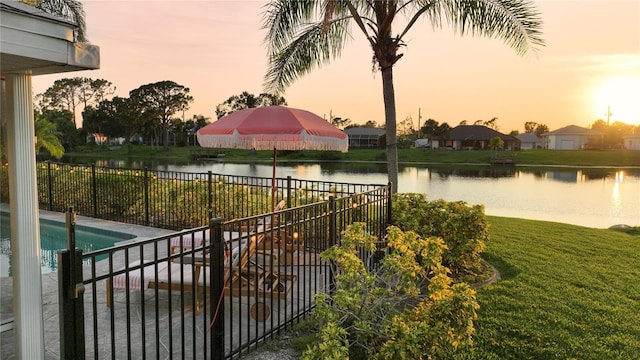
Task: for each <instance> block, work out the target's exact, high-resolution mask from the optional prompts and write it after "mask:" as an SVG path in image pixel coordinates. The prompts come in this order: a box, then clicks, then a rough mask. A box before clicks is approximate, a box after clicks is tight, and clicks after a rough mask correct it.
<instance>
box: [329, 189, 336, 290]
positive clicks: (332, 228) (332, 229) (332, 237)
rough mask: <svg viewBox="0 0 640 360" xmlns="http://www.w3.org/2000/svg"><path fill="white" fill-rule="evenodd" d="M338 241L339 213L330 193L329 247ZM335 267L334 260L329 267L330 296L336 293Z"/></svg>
mask: <svg viewBox="0 0 640 360" xmlns="http://www.w3.org/2000/svg"><path fill="white" fill-rule="evenodd" d="M336 243H337V214H336V199H335V197H334V196H333V195H329V247H332V246H333V245H335V244H336ZM333 269H335V266H334V263H333V261H332V262H331V267H330V268H329V296H331V297H333V295H335V291H336V286H335V279H334V274H333Z"/></svg>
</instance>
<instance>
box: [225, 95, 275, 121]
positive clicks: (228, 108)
mask: <svg viewBox="0 0 640 360" xmlns="http://www.w3.org/2000/svg"><path fill="white" fill-rule="evenodd" d="M272 105H285V106H286V105H287V100H286V99H285V98H284V97H282V96H279V95H274V94H267V93H262V94H260V95H258V96H255V95H253V94H250V93H249V92H247V91H243V92H242V93H241V94H240V95H233V96H231V97H229V98H228V99H227V100H225V101H224V102H223V103H221V104H218V106H216V116H217V117H218V119H220V118H221V117H223V116H225V115H228V114H231V113H232V112H234V111H238V110H243V109H249V108H255V107H261V106H272Z"/></svg>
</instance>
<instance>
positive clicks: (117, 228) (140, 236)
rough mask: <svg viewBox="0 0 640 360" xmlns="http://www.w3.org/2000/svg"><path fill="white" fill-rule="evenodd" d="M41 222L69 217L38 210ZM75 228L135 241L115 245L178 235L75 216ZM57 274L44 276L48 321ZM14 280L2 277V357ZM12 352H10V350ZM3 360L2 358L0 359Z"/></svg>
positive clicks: (10, 319)
mask: <svg viewBox="0 0 640 360" xmlns="http://www.w3.org/2000/svg"><path fill="white" fill-rule="evenodd" d="M0 211H2V212H7V213H10V208H9V204H0ZM39 218H40V219H43V220H48V221H55V222H61V223H63V224H64V223H65V222H66V213H61V212H55V211H48V210H42V209H40V210H39ZM76 226H82V227H90V228H95V229H101V230H106V231H114V232H119V233H127V234H131V235H134V236H135V237H134V238H132V239H128V240H123V241H119V242H117V243H116V244H115V245H119V244H123V243H130V242H137V241H143V240H148V239H152V238H155V237H160V236H164V235H168V234H172V233H175V232H176V231H174V230H167V229H160V228H153V227H148V226H142V225H133V224H126V223H120V222H116V221H110V220H102V219H96V218H91V217H87V216H81V215H76ZM57 276H58V275H57V271H52V272H50V273H46V274H42V277H41V281H42V295H43V313H44V314H43V315H44V317H45V320H46V318H48V317H50V316H52V315H53V316H57V301H55V306H51V305H52V302H53V301H51V299H50V298H57V292H58V281H57ZM10 330H13V280H12V278H10V277H0V354H4V355H7V353H6V351H7V350H8V349H5V346H6V345H8V344H7V343H10V342H12V339H9V338H13V336H12V335H13V334H12V333H11V332H9V331H10ZM10 351H11V350H10ZM0 358H3V356H0Z"/></svg>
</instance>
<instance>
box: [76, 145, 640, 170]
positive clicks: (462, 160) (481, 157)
mask: <svg viewBox="0 0 640 360" xmlns="http://www.w3.org/2000/svg"><path fill="white" fill-rule="evenodd" d="M192 149H202V148H200V147H196V146H191V147H174V146H171V147H169V150H168V151H164V150H163V149H162V147H158V146H144V145H126V146H121V147H119V148H111V149H110V148H108V147H104V146H89V145H85V146H82V147H78V148H76V149H75V151H73V152H68V153H67V154H66V156H68V157H72V158H74V160H75V159H78V158H85V159H104V158H110V159H113V158H129V159H134V158H142V159H150V160H153V159H165V160H172V161H176V162H179V161H185V162H187V161H189V153H190V151H191V150H192ZM225 152H226V156H225V157H224V158H223V159H222V160H221V161H224V162H236V163H242V162H265V163H268V162H269V161H271V158H272V156H273V151H257V152H255V153H251V152H250V151H249V150H238V149H229V150H225ZM492 153H493V152H492V151H482V150H481V151H451V150H425V149H399V150H398V161H399V162H400V163H404V164H416V163H417V164H488V163H489V160H490V158H491V155H492ZM504 154H505V155H506V154H508V155H511V154H512V152H504ZM515 155H516V163H517V164H518V165H540V166H542V165H552V166H556V165H566V166H603V167H607V166H608V167H612V166H623V167H629V166H640V151H633V150H603V151H591V150H589V151H586V150H584V151H580V150H527V151H519V152H515ZM277 157H278V161H279V162H287V161H290V162H306V161H314V162H318V161H326V162H351V163H354V162H361V163H369V164H370V163H375V162H385V161H386V155H385V150H384V149H350V150H349V152H347V153H340V152H334V151H328V152H325V151H278V153H277Z"/></svg>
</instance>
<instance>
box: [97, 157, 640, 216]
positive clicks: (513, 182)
mask: <svg viewBox="0 0 640 360" xmlns="http://www.w3.org/2000/svg"><path fill="white" fill-rule="evenodd" d="M97 165H103V166H120V167H144V166H147V167H149V168H150V169H156V170H169V171H184V172H197V173H199V172H207V171H212V172H214V173H220V174H228V175H245V176H257V177H266V178H270V177H271V175H272V167H271V165H269V164H229V163H218V162H191V163H187V164H170V163H146V164H142V163H136V162H124V161H108V162H97ZM276 176H277V177H279V178H284V177H287V176H291V177H293V178H298V179H307V180H323V181H336V182H351V183H373V184H385V183H387V174H386V164H371V163H366V164H359V163H348V164H344V163H321V164H317V163H313V164H312V163H305V164H292V163H284V162H283V163H280V164H278V167H277V173H276ZM398 180H399V184H398V189H399V191H400V192H417V193H425V194H427V197H428V198H429V199H432V200H435V199H439V198H442V199H444V200H447V201H458V200H462V201H465V202H467V203H468V204H483V205H484V206H485V212H486V214H489V215H497V216H508V217H517V218H526V219H534V220H548V221H555V222H562V223H568V224H576V225H582V226H588V227H595V228H606V227H609V226H611V225H616V224H627V225H631V226H640V168H599V167H598V168H596V167H594V168H573V167H544V168H543V167H526V166H525V167H523V166H518V167H490V166H480V165H448V166H442V165H437V166H436V165H411V166H407V165H401V167H400V172H399V175H398Z"/></svg>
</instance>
